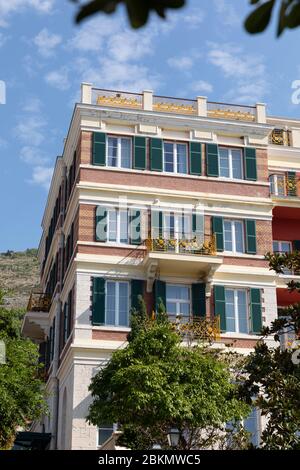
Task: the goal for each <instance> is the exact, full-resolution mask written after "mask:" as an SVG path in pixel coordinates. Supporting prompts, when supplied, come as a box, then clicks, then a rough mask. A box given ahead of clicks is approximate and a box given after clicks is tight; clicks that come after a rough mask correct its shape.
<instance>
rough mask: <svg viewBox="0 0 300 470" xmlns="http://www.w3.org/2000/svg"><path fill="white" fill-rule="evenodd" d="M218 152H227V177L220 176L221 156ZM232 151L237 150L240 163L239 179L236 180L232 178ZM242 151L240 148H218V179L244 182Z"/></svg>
mask: <svg viewBox="0 0 300 470" xmlns="http://www.w3.org/2000/svg"><path fill="white" fill-rule="evenodd" d="M220 150H227V152H228V169H229V176H223V175H221V154H220ZM233 150H238V151H239V152H240V157H241V158H240V163H241V177H240V178H236V177H235V176H233V165H232V151H233ZM243 157H244V149H242V148H240V147H225V146H219V148H218V164H219V177H220V178H225V179H230V180H238V181H239V180H244V179H245V169H244V158H243Z"/></svg>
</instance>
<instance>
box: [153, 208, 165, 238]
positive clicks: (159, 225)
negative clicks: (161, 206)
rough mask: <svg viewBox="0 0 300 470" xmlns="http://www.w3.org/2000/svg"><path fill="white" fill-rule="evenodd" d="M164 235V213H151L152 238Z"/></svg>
mask: <svg viewBox="0 0 300 470" xmlns="http://www.w3.org/2000/svg"><path fill="white" fill-rule="evenodd" d="M162 234H163V213H162V211H152V212H151V237H152V238H157V237H162Z"/></svg>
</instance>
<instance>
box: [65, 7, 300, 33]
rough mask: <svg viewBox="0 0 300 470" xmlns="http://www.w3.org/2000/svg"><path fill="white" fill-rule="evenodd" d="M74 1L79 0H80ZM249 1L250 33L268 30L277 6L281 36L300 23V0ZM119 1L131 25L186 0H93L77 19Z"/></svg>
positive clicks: (247, 24)
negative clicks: (124, 8) (152, 13)
mask: <svg viewBox="0 0 300 470" xmlns="http://www.w3.org/2000/svg"><path fill="white" fill-rule="evenodd" d="M71 1H72V2H74V3H79V1H78V0H71ZM248 1H249V4H250V6H252V7H253V10H252V11H251V13H250V14H249V15H248V17H247V18H246V20H245V22H244V24H245V29H246V31H248V33H250V34H257V33H261V32H263V31H265V30H266V28H267V27H268V25H269V23H270V21H271V18H272V14H273V12H274V10H275V9H276V7H278V20H277V36H280V35H281V34H282V33H283V31H284V30H285V29H287V28H290V29H292V28H297V27H298V26H299V25H300V0H248ZM120 4H123V5H124V6H125V7H126V10H127V14H128V19H129V22H130V24H131V26H132V27H133V28H140V27H142V26H144V25H145V24H146V23H147V21H148V19H149V15H150V13H151V12H156V13H157V14H158V15H159V16H160V17H161V18H166V14H167V11H168V9H180V8H182V7H184V6H185V5H186V4H187V2H186V0H143V1H140V0H90V1H89V2H87V3H86V2H85V3H84V4H83V5H80V6H79V8H78V12H77V14H76V22H77V23H80V22H81V21H82V20H84V19H86V18H89V17H91V16H92V15H94V14H96V13H99V12H102V13H107V14H111V13H114V12H115V11H116V9H117V7H118V6H119V5H120ZM241 22H242V19H241Z"/></svg>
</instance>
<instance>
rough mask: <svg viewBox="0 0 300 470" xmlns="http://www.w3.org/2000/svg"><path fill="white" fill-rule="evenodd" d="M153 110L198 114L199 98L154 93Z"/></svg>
mask: <svg viewBox="0 0 300 470" xmlns="http://www.w3.org/2000/svg"><path fill="white" fill-rule="evenodd" d="M153 111H158V112H163V113H176V114H194V115H197V100H189V99H186V98H172V97H170V96H158V95H154V96H153Z"/></svg>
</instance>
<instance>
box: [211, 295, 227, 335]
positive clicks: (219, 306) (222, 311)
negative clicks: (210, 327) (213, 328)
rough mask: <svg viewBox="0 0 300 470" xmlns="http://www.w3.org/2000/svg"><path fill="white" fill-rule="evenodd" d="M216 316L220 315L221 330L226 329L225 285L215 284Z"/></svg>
mask: <svg viewBox="0 0 300 470" xmlns="http://www.w3.org/2000/svg"><path fill="white" fill-rule="evenodd" d="M214 304H215V316H220V327H221V331H226V304H225V287H224V286H214Z"/></svg>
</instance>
